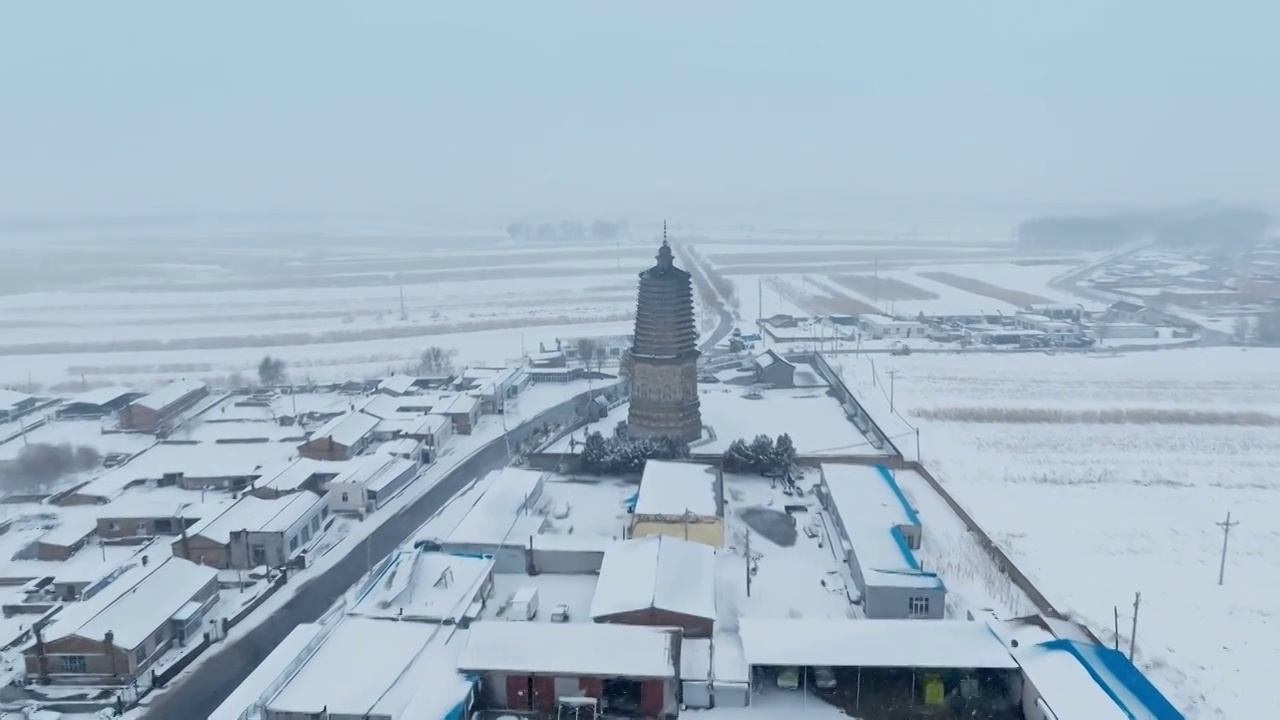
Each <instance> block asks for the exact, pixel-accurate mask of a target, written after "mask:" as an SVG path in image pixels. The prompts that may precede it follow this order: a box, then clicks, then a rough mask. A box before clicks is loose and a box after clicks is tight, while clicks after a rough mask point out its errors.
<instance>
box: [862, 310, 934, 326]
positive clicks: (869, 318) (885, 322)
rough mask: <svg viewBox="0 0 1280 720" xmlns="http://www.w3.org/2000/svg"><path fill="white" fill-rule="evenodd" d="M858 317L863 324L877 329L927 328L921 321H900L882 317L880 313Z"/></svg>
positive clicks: (885, 316) (886, 316)
mask: <svg viewBox="0 0 1280 720" xmlns="http://www.w3.org/2000/svg"><path fill="white" fill-rule="evenodd" d="M858 317H859V318H861V319H862V321H863V322H865V323H868V324H870V325H875V326H876V327H912V328H917V327H924V326H925V325H924V323H922V322H920V321H919V320H899V319H897V318H894V317H890V316H888V315H880V314H878V313H866V314H865V315H859V316H858Z"/></svg>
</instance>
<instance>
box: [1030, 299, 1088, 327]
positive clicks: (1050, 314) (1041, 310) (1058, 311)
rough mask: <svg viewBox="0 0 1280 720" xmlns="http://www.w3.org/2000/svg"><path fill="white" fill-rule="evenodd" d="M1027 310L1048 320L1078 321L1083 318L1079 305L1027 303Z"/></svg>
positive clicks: (1082, 311)
mask: <svg viewBox="0 0 1280 720" xmlns="http://www.w3.org/2000/svg"><path fill="white" fill-rule="evenodd" d="M1027 311H1028V312H1029V313H1030V314H1032V315H1040V316H1043V317H1046V318H1049V319H1050V320H1059V321H1062V322H1070V323H1078V322H1080V321H1081V320H1083V319H1084V308H1082V307H1080V306H1079V305H1053V304H1047V303H1040V304H1035V305H1028V306H1027Z"/></svg>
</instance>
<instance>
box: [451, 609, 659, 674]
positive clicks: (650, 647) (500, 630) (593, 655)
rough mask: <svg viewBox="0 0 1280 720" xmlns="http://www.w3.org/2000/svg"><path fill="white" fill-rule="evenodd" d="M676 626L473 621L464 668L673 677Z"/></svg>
mask: <svg viewBox="0 0 1280 720" xmlns="http://www.w3.org/2000/svg"><path fill="white" fill-rule="evenodd" d="M676 637H677V635H676V633H675V631H671V630H667V629H663V628H651V627H640V626H634V625H614V624H610V623H602V624H597V623H534V622H511V621H501V620H490V621H483V622H477V623H472V625H471V628H470V629H469V630H468V631H467V644H466V647H464V648H463V650H462V654H461V655H460V656H459V657H458V670H460V671H463V672H511V673H526V672H527V673H541V674H547V675H569V676H573V675H594V676H603V677H630V678H672V677H676V666H675V652H674V651H675V648H674V647H672V645H673V641H674V638H676Z"/></svg>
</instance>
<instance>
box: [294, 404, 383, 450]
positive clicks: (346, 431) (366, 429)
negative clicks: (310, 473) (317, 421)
mask: <svg viewBox="0 0 1280 720" xmlns="http://www.w3.org/2000/svg"><path fill="white" fill-rule="evenodd" d="M377 424H378V418H376V417H374V416H372V415H368V414H366V413H363V412H349V413H347V414H345V415H339V416H338V417H336V418H334V419H332V420H330V421H329V422H327V423H325V424H324V425H321V426H320V428H319V429H318V430H316V431H315V432H314V433H312V434H311V437H310V438H308V440H307V442H314V441H316V440H320V439H322V438H329V439H331V440H333V442H334V443H336V444H338V445H341V446H343V447H348V448H349V447H354V446H355V445H356V444H358V443H359V442H360V441H361V440H363V439H364V438H365V436H367V435H368V434H369V433H371V432H373V428H374V427H375V426H377Z"/></svg>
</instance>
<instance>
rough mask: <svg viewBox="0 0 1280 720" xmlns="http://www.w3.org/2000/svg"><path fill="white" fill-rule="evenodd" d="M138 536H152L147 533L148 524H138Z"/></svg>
mask: <svg viewBox="0 0 1280 720" xmlns="http://www.w3.org/2000/svg"><path fill="white" fill-rule="evenodd" d="M138 534H139V535H150V534H151V533H149V532H147V524H146V523H144V522H140V523H138Z"/></svg>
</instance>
